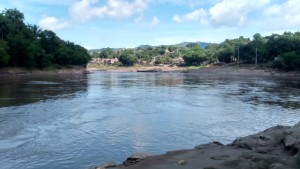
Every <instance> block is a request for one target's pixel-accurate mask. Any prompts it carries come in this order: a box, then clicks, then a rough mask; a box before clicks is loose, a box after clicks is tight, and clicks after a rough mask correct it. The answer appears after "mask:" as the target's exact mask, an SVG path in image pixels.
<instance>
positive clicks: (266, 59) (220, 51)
mask: <svg viewBox="0 0 300 169" xmlns="http://www.w3.org/2000/svg"><path fill="white" fill-rule="evenodd" d="M256 54H257V63H258V64H260V65H262V64H263V65H266V66H270V67H274V68H278V69H284V70H299V69H300V32H296V33H291V32H285V33H284V34H282V35H279V34H272V35H271V36H266V37H262V36H261V35H260V34H259V33H257V34H255V35H254V36H253V38H252V39H250V38H244V37H242V36H241V37H239V38H236V39H230V40H229V39H226V40H225V41H224V42H222V43H220V44H209V45H208V46H206V47H205V48H201V47H200V46H199V44H197V43H190V44H187V45H186V46H185V47H177V46H158V47H151V46H147V45H144V46H142V47H138V48H136V49H119V50H114V51H113V50H112V49H110V48H106V49H104V50H102V51H101V52H100V54H99V53H97V52H94V53H93V57H100V58H120V57H121V56H122V57H121V58H120V61H121V63H122V64H123V65H126V66H129V65H134V64H136V63H139V64H150V63H153V64H155V65H159V64H173V63H174V62H178V59H176V58H183V59H184V62H185V65H187V66H189V65H195V66H197V65H201V64H203V63H212V62H221V63H239V64H255V63H256ZM124 55H126V56H127V57H124ZM129 56H130V57H129ZM176 60H177V61H176Z"/></svg>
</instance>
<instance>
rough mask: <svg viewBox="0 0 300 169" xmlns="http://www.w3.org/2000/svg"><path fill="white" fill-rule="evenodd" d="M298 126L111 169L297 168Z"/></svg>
mask: <svg viewBox="0 0 300 169" xmlns="http://www.w3.org/2000/svg"><path fill="white" fill-rule="evenodd" d="M299 149H300V123H299V124H297V125H295V126H293V127H288V126H276V127H272V128H269V129H267V130H265V131H263V132H261V133H258V134H254V135H250V136H247V137H242V138H237V139H236V140H235V141H233V142H232V143H231V144H229V145H222V144H221V143H218V142H212V143H208V144H204V145H199V146H196V147H195V148H194V149H192V150H178V151H170V152H167V153H166V154H163V155H158V156H149V157H146V158H143V159H142V160H140V161H139V162H138V163H133V164H132V165H130V166H128V165H127V164H128V161H127V162H126V161H125V162H124V164H125V165H124V164H123V165H119V166H114V167H112V168H113V169H124V168H126V169H182V168H188V169H297V168H300V152H299Z"/></svg>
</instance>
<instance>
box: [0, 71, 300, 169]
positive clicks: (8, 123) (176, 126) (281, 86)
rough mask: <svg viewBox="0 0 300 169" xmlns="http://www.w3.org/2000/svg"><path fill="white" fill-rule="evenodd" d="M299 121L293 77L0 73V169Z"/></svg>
mask: <svg viewBox="0 0 300 169" xmlns="http://www.w3.org/2000/svg"><path fill="white" fill-rule="evenodd" d="M299 119H300V82H299V79H293V78H289V79H283V78H272V77H265V76H264V77H259V76H246V77H245V76H213V75H209V76H203V75H201V76H199V75H197V74H189V73H172V72H171V73H136V72H135V73H124V72H123V73H122V72H94V73H92V74H84V75H80V74H74V75H34V76H26V75H23V76H22V75H20V76H1V77H0V164H1V168H3V169H10V168H24V169H38V168H49V169H52V168H53V169H56V168H62V169H68V168H89V167H92V166H96V165H99V164H102V163H104V162H107V161H114V162H122V161H123V160H124V159H125V158H126V157H128V156H130V155H131V154H133V153H137V152H138V153H146V154H150V155H153V154H161V153H164V152H166V151H168V150H173V149H186V148H193V147H194V146H196V145H198V144H202V143H207V142H211V141H219V142H222V143H225V144H226V143H229V142H231V141H232V140H234V139H235V138H236V137H241V136H246V135H249V134H253V133H256V132H259V131H262V130H264V129H266V128H268V127H271V126H275V125H279V124H280V125H293V124H296V123H297V122H299Z"/></svg>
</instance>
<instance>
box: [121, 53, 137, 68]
mask: <svg viewBox="0 0 300 169" xmlns="http://www.w3.org/2000/svg"><path fill="white" fill-rule="evenodd" d="M119 61H120V62H121V63H122V65H123V66H133V65H134V64H135V63H137V61H138V60H137V58H136V57H135V56H134V55H133V54H130V52H128V51H125V52H122V54H121V55H120V58H119Z"/></svg>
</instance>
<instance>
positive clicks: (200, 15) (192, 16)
mask: <svg viewBox="0 0 300 169" xmlns="http://www.w3.org/2000/svg"><path fill="white" fill-rule="evenodd" d="M206 18H207V11H206V10H204V9H199V10H195V11H193V12H191V13H188V14H185V15H182V16H179V15H175V16H174V17H173V21H175V22H177V23H182V22H188V21H197V22H200V23H201V24H206V23H207V19H206Z"/></svg>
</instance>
